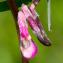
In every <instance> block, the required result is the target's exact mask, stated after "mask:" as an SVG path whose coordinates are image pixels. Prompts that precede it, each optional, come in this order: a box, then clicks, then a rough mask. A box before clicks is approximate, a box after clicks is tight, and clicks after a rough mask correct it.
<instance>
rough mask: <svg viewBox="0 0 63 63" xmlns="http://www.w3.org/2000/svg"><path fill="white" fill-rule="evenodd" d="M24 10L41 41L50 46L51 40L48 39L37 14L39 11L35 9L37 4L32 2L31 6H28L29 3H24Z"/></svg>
mask: <svg viewBox="0 0 63 63" xmlns="http://www.w3.org/2000/svg"><path fill="white" fill-rule="evenodd" d="M22 11H23V13H24V14H25V16H26V19H27V21H28V22H29V25H30V27H31V28H32V30H33V32H34V33H35V35H36V36H37V38H38V39H39V41H40V42H41V43H42V44H44V45H46V46H50V45H51V43H50V40H49V39H48V37H47V35H46V33H45V31H44V29H43V26H42V24H41V23H40V20H39V17H38V15H37V14H38V13H37V12H36V11H35V5H34V4H31V6H30V7H29V8H28V7H27V5H25V4H23V5H22Z"/></svg>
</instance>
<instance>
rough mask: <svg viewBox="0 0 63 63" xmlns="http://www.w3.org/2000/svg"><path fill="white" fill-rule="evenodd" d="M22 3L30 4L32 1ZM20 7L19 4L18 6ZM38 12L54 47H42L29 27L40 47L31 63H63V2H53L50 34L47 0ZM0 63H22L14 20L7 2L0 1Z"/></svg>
mask: <svg viewBox="0 0 63 63" xmlns="http://www.w3.org/2000/svg"><path fill="white" fill-rule="evenodd" d="M18 1H19V0H16V2H18ZM2 2H3V3H2ZM21 2H25V3H26V4H28V3H29V2H31V0H21ZM27 2H28V3H27ZM4 4H5V5H4ZM3 5H4V6H3ZM20 5H21V4H20V3H19V5H18V6H20ZM19 8H20V7H19ZM36 10H37V12H38V13H39V15H40V16H39V18H40V20H41V23H42V24H43V27H44V29H45V31H46V33H47V35H48V37H49V38H50V40H51V42H52V46H51V47H46V46H43V45H41V44H40V42H39V41H38V39H37V38H36V36H35V35H34V34H33V33H32V31H31V28H30V27H29V32H30V34H31V36H32V38H33V40H34V41H35V43H36V44H37V46H38V54H37V55H36V57H35V58H34V59H31V60H30V63H63V0H51V24H52V25H51V31H50V32H49V31H48V27H47V0H40V3H39V4H38V6H37V7H36ZM0 63H22V62H21V54H20V50H19V42H18V38H17V32H16V27H15V22H14V18H13V16H12V13H11V11H10V10H9V9H8V7H7V3H6V0H0Z"/></svg>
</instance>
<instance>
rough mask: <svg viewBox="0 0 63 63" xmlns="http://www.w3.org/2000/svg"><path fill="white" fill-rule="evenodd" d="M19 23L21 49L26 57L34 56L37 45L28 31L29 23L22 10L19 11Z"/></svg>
mask: <svg viewBox="0 0 63 63" xmlns="http://www.w3.org/2000/svg"><path fill="white" fill-rule="evenodd" d="M18 25H19V30H20V50H21V51H22V54H23V56H24V57H25V58H28V59H30V58H33V57H34V56H35V55H36V53H37V46H36V45H35V43H34V41H33V40H32V38H31V36H30V34H29V32H28V24H27V22H26V17H25V15H24V13H23V12H22V11H19V12H18Z"/></svg>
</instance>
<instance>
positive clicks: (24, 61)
mask: <svg viewBox="0 0 63 63" xmlns="http://www.w3.org/2000/svg"><path fill="white" fill-rule="evenodd" d="M7 2H8V5H9V8H10V9H11V11H12V14H13V16H14V19H15V24H16V31H17V34H18V39H19V36H20V34H19V33H20V32H19V26H18V23H17V16H18V7H17V6H16V3H15V0H7ZM19 41H20V39H19ZM22 63H29V60H28V59H26V58H24V57H23V55H22Z"/></svg>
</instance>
